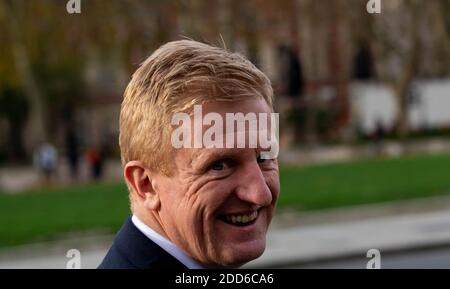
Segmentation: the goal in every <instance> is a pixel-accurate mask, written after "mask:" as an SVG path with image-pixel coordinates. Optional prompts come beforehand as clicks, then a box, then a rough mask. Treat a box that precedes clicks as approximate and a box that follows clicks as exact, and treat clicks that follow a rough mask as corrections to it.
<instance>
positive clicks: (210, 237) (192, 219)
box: [154, 98, 280, 267]
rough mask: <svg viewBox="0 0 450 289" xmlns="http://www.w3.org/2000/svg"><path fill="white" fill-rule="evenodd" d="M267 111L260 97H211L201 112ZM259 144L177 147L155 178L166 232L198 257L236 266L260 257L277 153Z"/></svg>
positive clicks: (270, 212) (210, 262)
mask: <svg viewBox="0 0 450 289" xmlns="http://www.w3.org/2000/svg"><path fill="white" fill-rule="evenodd" d="M208 112H216V113H219V114H221V115H225V113H229V112H233V113H235V112H242V113H244V114H245V113H248V112H253V113H270V112H271V111H270V108H269V106H268V105H267V104H266V102H265V101H264V100H262V99H256V98H255V99H250V100H244V101H236V102H210V103H206V104H204V105H203V113H208ZM260 153H261V150H260V149H258V148H198V149H194V148H191V149H189V148H182V149H177V150H175V153H174V166H175V168H174V172H173V174H172V175H171V176H170V177H168V176H164V175H157V176H155V178H154V184H155V191H157V192H158V195H159V198H160V202H161V206H160V210H159V217H160V218H159V220H160V226H161V228H162V230H163V231H164V233H165V235H166V237H167V238H168V239H170V240H171V241H172V242H173V243H175V244H176V245H177V246H178V247H180V248H181V249H183V250H184V251H185V252H186V253H187V254H188V255H190V256H191V257H193V258H194V259H196V260H197V261H199V262H200V263H202V264H204V265H206V266H211V267H216V266H226V267H229V266H239V265H241V264H243V263H246V262H248V261H250V260H253V259H255V258H257V257H259V256H260V255H261V254H262V253H263V252H264V249H265V239H266V232H267V228H268V226H269V223H270V221H271V219H272V215H273V211H274V208H275V204H276V201H277V199H278V194H279V190H280V185H279V176H278V163H277V160H276V159H262V158H261V157H260Z"/></svg>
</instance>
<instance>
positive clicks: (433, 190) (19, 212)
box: [0, 154, 450, 246]
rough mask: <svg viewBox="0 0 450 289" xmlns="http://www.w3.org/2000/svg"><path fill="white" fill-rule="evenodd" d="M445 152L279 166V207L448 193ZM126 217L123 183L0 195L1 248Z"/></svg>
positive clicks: (113, 226)
mask: <svg viewBox="0 0 450 289" xmlns="http://www.w3.org/2000/svg"><path fill="white" fill-rule="evenodd" d="M449 168H450V154H440V155H419V156H411V157H402V158H396V159H380V160H362V161H356V162H349V163H342V164H328V165H317V166H308V167H303V168H299V167H282V168H281V174H280V175H281V195H280V199H279V207H292V208H295V209H299V210H316V209H326V208H334V207H343V206H350V205H357V204H367V203H377V202H385V201H393V200H403V199H412V198H419V197H427V196H433V195H439V194H441V195H442V194H447V193H450V170H449ZM128 214H129V209H128V196H127V190H126V187H125V185H124V184H123V183H102V184H91V185H82V186H81V185H80V186H73V187H68V188H64V189H56V188H54V189H48V190H45V191H33V192H27V193H23V194H19V195H6V194H0V246H11V245H17V244H23V243H28V242H33V241H39V240H48V239H52V238H57V237H58V236H60V235H61V234H63V233H67V232H73V231H85V230H93V229H105V230H109V231H111V232H114V231H116V230H117V229H118V228H119V227H120V226H121V224H122V222H123V220H124V218H125V217H126V216H127V215H128Z"/></svg>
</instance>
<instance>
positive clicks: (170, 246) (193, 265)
mask: <svg viewBox="0 0 450 289" xmlns="http://www.w3.org/2000/svg"><path fill="white" fill-rule="evenodd" d="M131 221H132V222H133V224H134V225H135V226H136V228H138V230H139V231H141V233H142V234H144V235H145V236H146V237H147V238H149V239H150V240H152V241H153V242H155V243H156V244H157V245H158V246H160V247H161V248H163V249H164V250H165V251H166V252H167V253H169V254H170V255H172V256H173V257H174V258H175V259H177V260H178V261H180V262H181V263H182V264H183V265H184V266H186V267H188V268H189V269H203V267H202V266H201V265H200V264H199V263H198V262H196V261H195V260H194V259H192V258H191V257H189V256H188V255H186V254H185V253H184V252H183V251H182V250H181V249H180V248H178V247H177V246H175V244H174V243H172V242H170V241H169V240H167V239H166V238H164V237H163V236H161V235H160V234H158V233H157V232H155V231H154V230H153V229H152V228H150V227H149V226H147V225H146V224H144V223H143V222H142V221H141V220H139V218H138V217H137V216H135V215H133V216H132V217H131Z"/></svg>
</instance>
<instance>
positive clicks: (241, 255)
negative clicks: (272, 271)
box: [219, 240, 266, 268]
mask: <svg viewBox="0 0 450 289" xmlns="http://www.w3.org/2000/svg"><path fill="white" fill-rule="evenodd" d="M223 246H226V247H225V248H223V253H222V254H221V255H222V258H221V260H220V262H219V263H220V264H221V266H223V267H228V268H234V267H239V266H242V265H244V264H245V263H248V262H250V261H253V260H255V259H257V258H259V257H260V256H261V255H262V254H263V253H264V250H265V248H266V242H265V240H254V241H251V242H245V243H243V244H233V245H228V246H227V245H226V244H223Z"/></svg>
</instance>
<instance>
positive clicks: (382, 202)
mask: <svg viewBox="0 0 450 289" xmlns="http://www.w3.org/2000/svg"><path fill="white" fill-rule="evenodd" d="M67 2H68V1H63V0H42V1H38V0H26V1H25V0H14V1H12V0H0V268H11V267H14V268H31V267H33V268H65V267H66V262H67V261H68V260H69V259H68V257H69V256H66V252H67V250H69V249H71V248H75V249H78V250H79V251H80V252H81V264H82V265H81V266H82V267H83V268H94V267H96V266H97V265H98V263H99V262H100V261H101V258H102V257H103V256H104V254H105V253H106V250H107V248H108V246H109V244H110V242H111V239H112V237H113V234H114V233H115V232H116V230H117V229H118V228H119V227H120V226H121V224H122V222H123V221H124V219H125V218H126V216H127V215H128V214H129V209H128V196H127V190H126V186H125V185H124V183H123V181H122V172H121V165H120V160H119V158H120V152H119V147H118V133H119V130H118V128H119V126H118V118H119V111H120V103H121V98H122V94H123V91H124V89H125V87H126V85H127V83H128V81H129V80H130V77H131V74H132V73H133V72H134V71H135V70H136V68H137V67H138V65H139V64H140V63H141V62H142V61H143V60H144V59H145V58H146V57H148V56H149V55H150V54H151V53H152V52H153V51H154V50H155V49H156V48H158V47H159V46H160V45H162V44H163V43H165V42H167V41H171V40H178V39H183V38H192V39H194V40H198V41H203V42H207V43H210V44H213V45H217V46H221V47H226V48H227V49H229V50H231V51H237V52H240V53H242V54H244V55H246V56H247V57H248V58H249V59H250V60H251V61H252V62H253V63H255V64H256V65H257V66H258V67H259V68H260V69H261V70H262V71H264V72H265V73H266V74H267V75H268V76H269V78H270V79H271V81H272V83H273V86H274V89H275V94H276V104H275V105H276V110H277V111H278V112H280V120H281V124H280V142H281V152H280V156H279V159H280V163H281V186H282V187H281V196H280V200H279V206H278V212H277V215H276V217H275V219H274V221H273V224H272V229H271V230H270V233H269V236H268V247H267V250H266V253H265V254H264V255H263V257H262V258H260V259H259V260H256V261H255V262H252V263H250V264H249V265H248V266H249V267H264V268H273V267H280V268H366V265H367V262H369V261H370V260H372V259H371V256H372V255H371V256H369V255H370V254H369V255H367V254H366V253H367V251H368V250H369V249H377V250H378V251H379V252H380V253H381V267H384V268H443V267H444V268H450V211H449V210H448V209H449V208H450V0H431V1H418V0H416V1H415V0H389V1H387V0H381V1H379V3H380V7H379V8H380V11H379V12H380V13H369V12H368V9H367V5H368V2H371V1H367V0H278V1H262V0H249V1H237V0H230V1H226V0H210V1H193V0H192V1H188V0H184V1H183V0H179V1H158V0H153V1H146V0H129V1H125V0H109V1H106V0H103V1H102V0H90V1H87V0H81V1H79V2H80V4H81V5H80V9H81V11H80V12H81V13H73V14H70V13H68V11H67V10H66V4H67ZM375 2H377V1H375ZM372 12H373V11H372ZM372 257H373V256H372Z"/></svg>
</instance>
